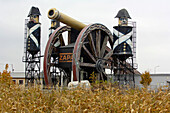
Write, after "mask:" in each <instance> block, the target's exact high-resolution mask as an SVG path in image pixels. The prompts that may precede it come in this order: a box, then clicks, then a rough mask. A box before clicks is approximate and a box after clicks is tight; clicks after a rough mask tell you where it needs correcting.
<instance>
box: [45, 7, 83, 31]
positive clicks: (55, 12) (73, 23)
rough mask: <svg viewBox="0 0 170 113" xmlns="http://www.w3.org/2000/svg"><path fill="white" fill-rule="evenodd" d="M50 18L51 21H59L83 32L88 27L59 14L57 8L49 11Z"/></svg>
mask: <svg viewBox="0 0 170 113" xmlns="http://www.w3.org/2000/svg"><path fill="white" fill-rule="evenodd" d="M48 18H50V19H57V20H58V21H60V22H62V23H64V24H66V25H68V26H70V27H72V28H74V29H76V30H79V31H80V30H82V29H83V28H84V27H85V26H86V25H85V24H83V23H81V22H79V21H77V20H75V19H73V18H71V17H69V16H67V15H65V14H63V13H61V12H59V11H58V10H56V9H55V8H52V9H50V10H49V11H48Z"/></svg>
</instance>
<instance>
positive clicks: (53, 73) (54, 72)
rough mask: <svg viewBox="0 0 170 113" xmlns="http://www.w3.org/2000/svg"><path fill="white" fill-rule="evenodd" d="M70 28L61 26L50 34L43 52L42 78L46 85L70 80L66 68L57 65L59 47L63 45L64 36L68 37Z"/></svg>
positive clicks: (64, 43) (65, 82)
mask: <svg viewBox="0 0 170 113" xmlns="http://www.w3.org/2000/svg"><path fill="white" fill-rule="evenodd" d="M70 31H71V28H70V27H68V26H62V27H59V28H57V29H56V30H55V31H54V32H53V33H52V34H51V36H50V38H49V40H48V42H47V45H46V48H45V53H44V65H43V68H44V79H45V83H46V85H47V86H55V85H57V84H59V85H62V84H67V83H68V82H69V80H70V76H69V75H68V73H69V72H68V70H66V69H62V68H60V67H59V47H61V46H65V45H66V42H65V41H64V38H63V37H64V36H65V35H66V38H67V39H70Z"/></svg>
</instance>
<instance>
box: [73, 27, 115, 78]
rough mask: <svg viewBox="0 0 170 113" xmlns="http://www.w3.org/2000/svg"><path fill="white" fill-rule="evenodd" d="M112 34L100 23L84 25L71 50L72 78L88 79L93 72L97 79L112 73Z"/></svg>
mask: <svg viewBox="0 0 170 113" xmlns="http://www.w3.org/2000/svg"><path fill="white" fill-rule="evenodd" d="M112 47H113V36H112V34H111V32H110V30H109V29H108V28H107V27H105V26H104V25H102V24H91V25H88V26H86V27H85V28H84V29H83V30H82V31H81V32H80V34H79V36H78V38H77V40H76V43H75V46H74V50H73V61H72V68H73V75H74V80H79V81H80V80H89V77H90V75H91V74H92V73H93V72H94V73H95V74H96V77H97V79H98V80H107V78H108V76H110V75H113V59H112V55H113V49H112Z"/></svg>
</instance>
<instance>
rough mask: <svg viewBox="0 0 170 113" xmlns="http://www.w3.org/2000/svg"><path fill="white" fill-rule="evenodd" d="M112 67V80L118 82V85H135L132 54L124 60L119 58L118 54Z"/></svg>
mask: <svg viewBox="0 0 170 113" xmlns="http://www.w3.org/2000/svg"><path fill="white" fill-rule="evenodd" d="M116 58H117V61H116V62H115V63H116V64H115V69H114V82H118V84H119V85H129V86H130V87H135V78H134V65H133V56H132V57H129V58H128V59H126V60H125V61H121V60H119V56H117V57H116Z"/></svg>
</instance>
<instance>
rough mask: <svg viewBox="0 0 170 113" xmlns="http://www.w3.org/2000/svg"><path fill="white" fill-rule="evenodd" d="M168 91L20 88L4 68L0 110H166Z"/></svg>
mask: <svg viewBox="0 0 170 113" xmlns="http://www.w3.org/2000/svg"><path fill="white" fill-rule="evenodd" d="M169 111H170V90H168V89H166V90H161V89H158V91H156V92H155V91H151V90H147V89H141V90H139V89H131V88H116V87H115V86H113V84H112V85H111V84H109V83H100V84H93V85H92V86H91V88H89V89H84V88H80V87H78V88H76V89H72V90H68V89H61V88H58V89H57V90H53V89H45V90H42V89H41V88H40V86H36V87H27V88H23V87H20V86H18V85H16V84H14V83H13V81H12V79H11V77H10V72H8V71H7V68H6V69H5V70H4V72H3V73H2V74H1V73H0V112H1V113H61V112H63V113H88V112H91V113H92V112H95V113H104V112H108V113H119V112H120V113H121V112H127V113H168V112H169Z"/></svg>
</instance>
